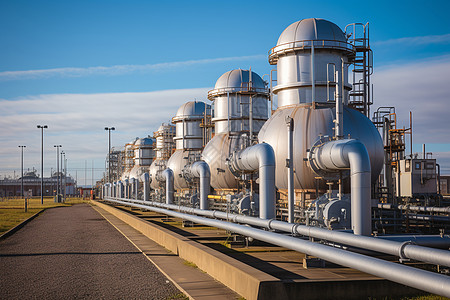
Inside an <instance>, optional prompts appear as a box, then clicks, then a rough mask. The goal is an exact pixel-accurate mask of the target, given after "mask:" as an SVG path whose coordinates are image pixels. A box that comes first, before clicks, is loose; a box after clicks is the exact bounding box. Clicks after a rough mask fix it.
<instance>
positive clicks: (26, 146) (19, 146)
mask: <svg viewBox="0 0 450 300" xmlns="http://www.w3.org/2000/svg"><path fill="white" fill-rule="evenodd" d="M26 147H27V146H19V148H21V149H22V158H21V160H20V162H21V163H20V164H21V168H22V177H21V180H22V184H21V185H22V186H21V191H22V198H23V148H26Z"/></svg>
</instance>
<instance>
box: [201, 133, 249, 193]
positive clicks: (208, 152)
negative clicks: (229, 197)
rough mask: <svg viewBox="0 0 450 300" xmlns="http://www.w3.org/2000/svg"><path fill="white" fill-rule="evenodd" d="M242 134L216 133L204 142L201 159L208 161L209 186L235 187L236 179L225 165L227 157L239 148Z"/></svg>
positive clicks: (236, 185)
mask: <svg viewBox="0 0 450 300" xmlns="http://www.w3.org/2000/svg"><path fill="white" fill-rule="evenodd" d="M242 139H243V138H242V136H230V135H228V134H227V133H219V134H216V135H215V136H214V137H213V138H212V139H211V140H210V141H209V142H208V144H206V146H205V149H203V152H202V160H204V161H205V162H206V163H208V165H209V167H210V170H211V186H212V187H213V188H215V189H236V188H237V187H238V180H237V179H236V177H234V175H233V174H232V173H231V171H230V169H229V168H228V165H227V161H226V160H227V159H228V157H229V156H230V155H231V154H232V153H233V151H234V150H236V149H239V145H240V144H241V142H242V141H241V140H242Z"/></svg>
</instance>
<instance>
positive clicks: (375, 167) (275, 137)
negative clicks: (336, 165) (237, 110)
mask: <svg viewBox="0 0 450 300" xmlns="http://www.w3.org/2000/svg"><path fill="white" fill-rule="evenodd" d="M288 116H289V117H291V118H293V119H294V145H293V146H294V160H293V163H294V170H295V173H294V187H295V188H296V189H303V190H307V189H309V190H315V188H316V181H315V179H314V178H315V177H316V174H315V173H314V172H313V171H312V170H311V168H310V167H309V166H308V164H307V163H306V162H305V161H304V159H305V158H307V150H308V149H311V147H312V146H313V145H314V144H315V143H316V142H317V141H318V140H319V138H320V137H322V138H324V136H328V137H330V138H331V137H333V135H334V131H333V127H334V126H333V125H334V122H333V121H334V118H335V109H334V108H314V107H313V106H312V105H310V104H300V105H297V106H292V107H286V108H283V109H278V110H277V111H276V112H275V113H274V114H273V115H272V117H271V118H270V119H269V120H268V121H267V122H266V123H265V124H264V126H263V128H262V129H261V131H260V133H259V136H258V139H259V142H260V143H262V142H265V143H268V144H269V145H271V146H272V148H273V149H274V152H275V159H276V166H277V168H276V186H277V187H278V188H280V189H286V188H287V175H288V174H287V170H286V158H287V157H288V147H287V142H288V135H287V131H286V121H285V120H286V117H288ZM343 119H344V124H343V131H344V137H346V138H347V137H350V138H353V139H357V140H359V141H361V142H362V143H363V144H364V146H365V147H366V149H367V152H368V153H369V157H370V163H371V170H372V182H374V181H375V180H377V178H378V174H379V173H380V171H381V168H382V166H383V160H384V157H383V153H384V152H383V143H382V140H381V137H380V134H379V133H378V131H377V129H376V128H375V126H374V125H373V123H372V122H371V121H370V120H369V119H368V118H367V117H365V116H364V115H363V114H361V113H360V112H358V111H356V110H353V109H351V108H348V107H345V106H344V109H343Z"/></svg>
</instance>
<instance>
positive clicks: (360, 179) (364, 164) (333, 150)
mask: <svg viewBox="0 0 450 300" xmlns="http://www.w3.org/2000/svg"><path fill="white" fill-rule="evenodd" d="M309 160H310V164H311V167H312V168H313V169H314V170H317V169H319V170H320V171H325V172H330V173H334V172H335V171H336V170H343V169H348V168H350V180H351V182H350V185H351V196H350V197H351V198H350V199H351V215H352V217H351V221H352V229H353V233H354V234H357V235H366V236H369V235H370V234H371V233H372V216H371V191H370V188H371V184H370V182H371V172H370V158H369V154H368V153H367V150H366V147H365V146H364V145H363V144H362V143H361V142H360V141H357V140H353V139H346V140H336V141H330V142H328V143H325V144H324V145H321V146H319V147H315V148H313V149H311V151H310V153H309ZM318 175H319V176H320V175H321V173H318Z"/></svg>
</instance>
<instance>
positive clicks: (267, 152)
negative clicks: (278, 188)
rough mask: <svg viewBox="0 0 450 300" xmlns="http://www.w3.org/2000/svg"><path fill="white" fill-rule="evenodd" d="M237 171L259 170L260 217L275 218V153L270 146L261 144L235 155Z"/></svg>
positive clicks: (234, 165)
mask: <svg viewBox="0 0 450 300" xmlns="http://www.w3.org/2000/svg"><path fill="white" fill-rule="evenodd" d="M231 165H232V167H233V168H234V169H235V170H237V171H250V172H252V171H256V170H259V217H260V218H262V219H274V218H275V153H274V152H273V149H272V147H271V146H270V145H269V144H266V143H261V144H256V145H253V146H250V147H248V148H246V149H244V150H242V151H240V152H237V153H235V155H233V157H232V160H231Z"/></svg>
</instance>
